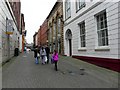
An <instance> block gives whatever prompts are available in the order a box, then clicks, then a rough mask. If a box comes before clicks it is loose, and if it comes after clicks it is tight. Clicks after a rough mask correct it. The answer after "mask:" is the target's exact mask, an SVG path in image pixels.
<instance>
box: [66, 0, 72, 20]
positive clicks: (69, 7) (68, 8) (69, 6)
mask: <svg viewBox="0 0 120 90" xmlns="http://www.w3.org/2000/svg"><path fill="white" fill-rule="evenodd" d="M70 17H71V2H70V0H66V1H65V19H66V20H67V19H69V18H70Z"/></svg>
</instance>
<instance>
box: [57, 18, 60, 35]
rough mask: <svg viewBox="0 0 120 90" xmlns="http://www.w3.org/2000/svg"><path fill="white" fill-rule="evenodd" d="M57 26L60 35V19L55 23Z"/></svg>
mask: <svg viewBox="0 0 120 90" xmlns="http://www.w3.org/2000/svg"><path fill="white" fill-rule="evenodd" d="M57 24H58V25H57V26H58V34H60V32H61V21H60V18H58V21H57Z"/></svg>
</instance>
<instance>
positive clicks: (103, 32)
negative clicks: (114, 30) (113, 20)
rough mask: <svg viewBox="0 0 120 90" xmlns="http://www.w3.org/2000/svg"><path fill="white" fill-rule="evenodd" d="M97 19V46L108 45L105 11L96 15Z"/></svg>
mask: <svg viewBox="0 0 120 90" xmlns="http://www.w3.org/2000/svg"><path fill="white" fill-rule="evenodd" d="M96 20H97V34H98V46H108V29H107V18H106V12H105V11H104V12H102V13H100V14H99V15H97V16H96Z"/></svg>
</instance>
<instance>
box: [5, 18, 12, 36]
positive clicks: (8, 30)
mask: <svg viewBox="0 0 120 90" xmlns="http://www.w3.org/2000/svg"><path fill="white" fill-rule="evenodd" d="M6 34H13V21H12V20H10V19H7V20H6Z"/></svg>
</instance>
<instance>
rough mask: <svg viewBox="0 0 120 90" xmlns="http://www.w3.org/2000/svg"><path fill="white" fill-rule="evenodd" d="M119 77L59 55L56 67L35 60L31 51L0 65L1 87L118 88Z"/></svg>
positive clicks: (106, 70)
mask: <svg viewBox="0 0 120 90" xmlns="http://www.w3.org/2000/svg"><path fill="white" fill-rule="evenodd" d="M118 79H119V73H118V72H115V71H112V70H108V69H105V68H102V67H98V66H95V65H93V64H90V63H87V62H84V61H81V60H78V59H75V58H72V57H67V56H60V55H59V62H58V71H55V70H54V64H51V63H49V64H45V65H42V64H41V60H40V63H39V64H35V59H34V54H33V52H32V51H31V52H28V53H22V54H20V55H19V56H18V57H14V58H13V59H12V60H10V62H8V63H6V64H5V65H4V66H3V67H2V88H118V86H120V83H119V80H118ZM118 84H119V85H118Z"/></svg>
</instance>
